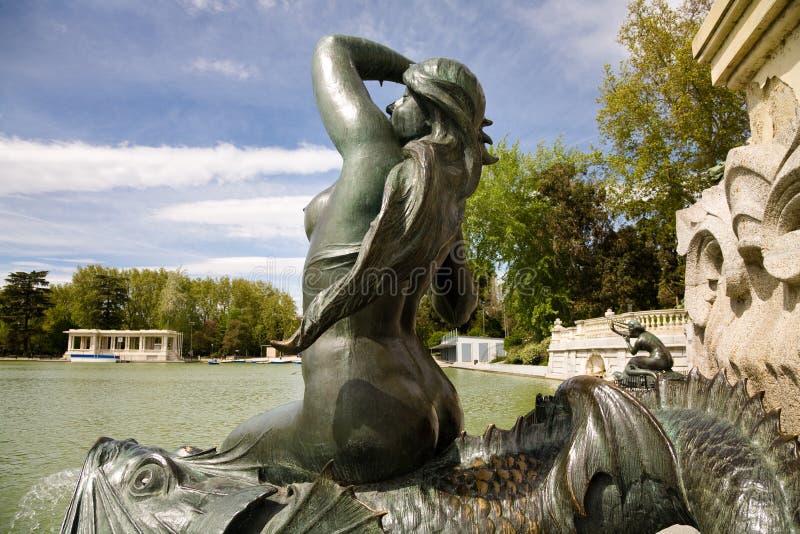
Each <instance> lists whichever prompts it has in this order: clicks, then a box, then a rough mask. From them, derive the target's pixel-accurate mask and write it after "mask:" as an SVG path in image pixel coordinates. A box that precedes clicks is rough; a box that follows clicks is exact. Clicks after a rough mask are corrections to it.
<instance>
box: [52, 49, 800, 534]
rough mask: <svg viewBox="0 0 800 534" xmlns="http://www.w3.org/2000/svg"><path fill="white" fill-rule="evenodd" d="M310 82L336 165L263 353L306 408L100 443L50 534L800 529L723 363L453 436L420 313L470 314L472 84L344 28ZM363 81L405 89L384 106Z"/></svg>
mask: <svg viewBox="0 0 800 534" xmlns="http://www.w3.org/2000/svg"><path fill="white" fill-rule="evenodd" d="M313 80H314V94H315V97H316V100H317V105H318V108H319V110H320V114H321V115H322V118H323V122H324V123H325V126H326V128H327V130H328V132H329V134H330V136H331V139H332V140H333V142H334V144H335V145H336V147H337V149H338V150H339V151H340V152H341V154H342V156H343V158H344V164H343V167H342V172H341V176H340V177H339V180H338V181H337V182H336V183H335V184H334V185H333V186H332V187H330V188H329V189H327V190H325V191H323V192H322V193H320V194H319V195H318V196H317V197H316V198H315V199H314V200H313V201H312V202H311V203H310V204H309V205H308V207H307V208H306V231H307V234H308V237H309V241H310V247H309V252H308V256H307V258H306V265H305V268H304V279H303V293H304V299H303V310H304V313H303V319H302V323H301V325H300V328H299V329H298V330H297V332H295V334H294V335H293V336H292V337H291V338H290V339H288V340H286V341H282V342H275V343H274V345H275V346H277V347H281V348H283V349H284V350H286V351H289V352H295V351H301V352H302V354H303V366H302V369H303V378H304V380H305V393H304V397H303V399H302V401H299V402H295V403H291V404H287V405H284V406H282V407H279V408H277V409H275V410H271V411H268V412H266V413H264V414H262V415H259V416H256V417H254V418H252V419H251V420H249V421H246V422H245V423H243V424H241V425H240V426H239V427H237V428H236V429H235V430H234V431H233V432H232V433H231V434H230V435H229V436H228V437H227V438H226V439H225V441H224V443H223V444H222V446H221V447H220V450H219V451H218V450H217V449H214V448H211V449H198V448H195V447H183V448H181V449H179V450H177V451H171V452H170V451H166V450H164V449H161V448H158V447H146V446H142V445H139V444H138V443H137V442H136V441H135V440H123V441H117V440H112V439H109V438H100V440H98V442H97V443H96V444H95V445H94V446H93V447H92V448H91V450H90V451H89V454H88V455H87V458H86V461H85V463H84V466H83V469H82V471H81V475H80V478H79V481H78V485H77V487H76V489H75V492H74V495H73V497H72V500H71V502H70V505H69V508H68V510H67V513H66V516H65V518H64V522H63V524H62V527H61V532H62V533H64V534H66V533H69V534H84V533H95V532H147V533H150V532H186V533H208V532H230V533H232V532H262V533H277V532H334V531H335V532H376V533H377V532H385V531H390V532H467V531H468V532H474V531H478V532H497V531H499V532H515V531H516V532H559V533H560V532H564V533H571V532H623V531H624V532H637V533H651V532H657V531H658V530H660V529H663V528H665V527H667V526H669V525H671V524H674V523H683V524H689V525H694V526H696V527H698V528H700V529H701V530H702V531H703V532H709V533H720V534H722V533H727V532H756V531H758V532H800V512H798V510H800V457H799V456H798V448H799V445H798V442H797V439H796V438H795V437H793V436H787V435H785V434H783V433H782V432H781V430H780V424H779V420H780V419H779V416H778V415H777V414H776V413H766V412H765V411H764V409H763V406H762V404H761V398H760V397H759V396H758V395H756V396H753V397H750V396H749V395H748V394H747V389H746V385H745V384H744V383H743V382H739V383H738V384H737V385H735V386H731V385H730V384H729V383H728V381H727V378H726V377H725V376H724V375H718V376H717V377H715V378H714V379H713V380H711V381H709V380H708V379H706V378H705V377H703V376H701V375H699V374H698V373H692V374H690V375H689V376H688V377H683V376H681V377H680V378H679V379H671V380H663V377H662V376H660V375H659V376H657V377H656V380H657V383H656V387H655V388H653V389H647V390H644V389H634V390H627V391H626V390H623V389H621V388H618V387H616V386H614V385H613V384H610V383H608V382H604V381H602V380H600V379H597V378H594V377H587V376H583V377H575V378H572V379H570V380H567V381H566V382H564V383H563V384H562V385H561V386H560V387H559V388H558V391H557V392H556V394H555V396H554V397H552V398H549V397H547V398H541V397H540V398H537V403H536V408H535V409H534V410H533V411H532V412H530V413H529V414H527V415H525V416H523V417H520V418H519V419H518V421H517V423H516V424H515V425H514V427H513V428H511V429H509V430H500V429H497V428H495V427H494V426H490V427H489V428H488V429H487V431H486V433H485V434H484V435H483V436H467V435H466V434H464V433H463V432H462V430H461V429H462V412H461V407H460V403H459V400H458V395H457V393H456V391H455V390H454V388H453V386H452V384H451V383H450V382H449V381H448V380H447V378H446V377H445V376H444V374H443V373H442V371H441V370H440V369H439V367H438V366H437V365H436V364H435V362H434V361H433V359H432V358H431V357H430V355H429V353H428V351H427V350H426V349H425V347H424V346H423V345H422V344H421V342H420V341H419V340H418V339H417V338H416V336H415V333H414V320H415V314H416V310H417V305H418V303H419V300H420V298H421V296H422V295H423V293H424V292H425V291H429V294H430V296H431V302H432V303H433V306H434V308H435V309H436V310H437V311H438V312H439V314H440V315H442V317H443V318H445V319H447V320H448V321H449V322H451V323H453V324H459V323H461V322H463V321H465V320H466V319H467V318H468V317H469V315H470V313H471V312H472V310H473V309H474V307H475V303H476V296H475V290H474V287H473V284H472V280H471V277H470V274H469V271H468V270H467V267H466V261H465V258H464V257H463V251H462V250H461V248H460V245H461V243H460V242H461V231H460V225H461V217H462V214H463V210H464V202H465V200H466V198H467V197H468V196H469V195H470V194H471V193H472V192H473V191H474V189H475V187H476V186H477V184H478V180H479V177H480V172H481V167H482V166H483V165H486V164H491V163H493V161H494V158H492V157H491V156H490V155H489V154H488V153H487V151H486V148H485V146H484V144H485V143H489V142H491V140H490V139H489V138H488V137H487V136H486V134H484V133H483V131H482V128H483V126H485V125H487V124H489V122H488V121H486V119H485V118H484V117H483V114H484V105H485V104H484V96H483V92H482V90H481V87H480V85H479V84H478V81H477V79H476V78H475V76H474V75H473V74H472V73H471V72H470V71H469V70H468V69H467V68H466V67H464V66H463V65H461V64H460V63H458V62H456V61H453V60H449V59H431V60H427V61H423V62H421V63H412V62H411V61H410V60H409V59H407V58H404V57H403V56H401V55H400V54H398V53H396V52H394V51H392V50H390V49H388V48H386V47H384V46H381V45H379V44H377V43H374V42H371V41H367V40H364V39H359V38H355V37H346V36H333V37H326V38H324V39H322V40H321V41H320V43H319V45H318V46H317V49H316V52H315V54H314V62H313ZM364 80H382V81H384V80H385V81H393V82H398V83H402V84H404V85H405V86H406V91H405V94H404V95H403V97H402V98H401V99H400V100H398V101H397V102H395V103H394V104H393V105H391V106H390V107H389V108H388V109H387V112H388V114H389V116H388V117H387V116H386V115H383V113H382V112H381V111H380V109H378V108H377V106H375V104H374V103H373V102H372V100H371V99H370V97H369V94H368V93H367V90H366V88H365V86H364V83H363V82H364ZM634 337H635V336H634ZM640 337H641V336H640ZM637 344H638V343H637ZM642 348H644V349H647V347H642ZM351 484H352V485H353V486H350V485H351Z"/></svg>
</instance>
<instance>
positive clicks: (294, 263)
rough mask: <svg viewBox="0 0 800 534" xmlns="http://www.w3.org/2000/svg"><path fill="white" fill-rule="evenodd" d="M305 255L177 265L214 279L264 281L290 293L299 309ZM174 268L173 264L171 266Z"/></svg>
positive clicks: (240, 258)
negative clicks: (238, 278)
mask: <svg viewBox="0 0 800 534" xmlns="http://www.w3.org/2000/svg"><path fill="white" fill-rule="evenodd" d="M304 263H305V258H299V257H296V258H268V257H262V256H233V257H220V258H207V259H205V260H202V261H198V262H193V263H186V264H183V265H181V266H180V267H179V268H181V269H183V270H185V271H186V273H187V274H188V275H189V276H191V277H206V276H210V277H212V278H216V277H219V276H231V277H241V278H245V279H247V280H252V281H255V280H263V281H265V282H269V283H270V284H272V286H273V287H274V288H275V289H278V290H280V291H285V292H287V293H289V294H290V295H291V296H292V298H293V299H294V301H295V304H296V305H297V308H298V311H299V310H300V307H301V306H302V302H303V290H302V284H301V282H302V277H303V264H304ZM174 268H175V267H172V269H174Z"/></svg>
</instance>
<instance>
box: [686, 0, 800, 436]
mask: <svg viewBox="0 0 800 534" xmlns="http://www.w3.org/2000/svg"><path fill="white" fill-rule="evenodd" d="M799 23H800V2H792V1H770V2H746V1H736V0H717V1H716V2H715V3H714V5H713V6H712V8H711V11H710V13H709V15H708V18H707V19H706V21H705V22H704V23H703V25H702V27H701V29H700V31H699V32H698V34H697V36H696V37H695V40H694V43H693V49H694V53H695V57H696V58H697V59H698V60H699V61H701V62H704V63H708V64H710V66H711V73H712V79H713V81H714V83H715V84H718V85H723V86H726V87H729V88H731V89H741V90H744V91H745V92H746V95H747V105H748V110H749V114H750V124H751V129H752V137H751V139H750V142H749V143H748V144H747V145H745V146H741V147H736V148H734V149H732V150H731V151H730V152H729V153H728V157H727V159H726V161H725V173H724V178H723V180H722V182H721V183H719V184H718V185H716V186H714V187H712V188H710V189H707V190H706V191H704V193H703V195H702V198H701V199H700V200H699V201H698V202H697V203H696V204H695V205H693V206H691V207H690V208H687V209H685V210H681V211H679V212H678V213H677V231H678V252H679V253H681V254H684V255H686V295H685V302H686V310H687V311H688V313H689V315H690V317H691V320H692V323H693V327H692V329H693V332H692V333H693V336H692V339H691V341H690V350H691V351H692V352H694V354H695V355H696V357H695V358H694V363H695V365H697V367H699V368H700V370H701V371H702V372H704V373H705V374H711V373H715V372H717V371H719V370H726V371H727V372H728V373H729V376H731V378H736V379H741V378H747V379H748V380H749V387H748V389H749V391H750V393H754V392H755V391H758V390H764V391H766V403H767V405H768V406H769V407H771V408H781V409H782V418H781V422H782V425H783V427H784V430H786V431H789V432H793V433H798V432H800V306H798V302H799V301H800V148H799V147H800V107H799V106H798V102H800V27H798V24H799Z"/></svg>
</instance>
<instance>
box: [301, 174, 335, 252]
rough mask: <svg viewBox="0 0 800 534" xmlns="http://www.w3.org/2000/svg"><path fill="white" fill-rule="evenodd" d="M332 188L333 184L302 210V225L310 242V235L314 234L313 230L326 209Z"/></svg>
mask: <svg viewBox="0 0 800 534" xmlns="http://www.w3.org/2000/svg"><path fill="white" fill-rule="evenodd" d="M334 186H335V184H334V185H332V186H330V187H329V188H327V189H325V190H324V191H321V192H320V193H318V194H317V196H315V197H314V198H312V199H311V202H309V203H308V205H307V206H306V207H305V208H303V212H304V214H305V215H304V219H303V223H304V225H305V230H306V237H307V238H308V239H309V241H310V240H311V235H312V234H313V233H314V228H316V226H317V222H318V221H319V219H320V217H321V216H322V214H323V212H324V211H325V209H326V208H327V207H328V199H329V198H330V196H331V192H332V191H333V188H334Z"/></svg>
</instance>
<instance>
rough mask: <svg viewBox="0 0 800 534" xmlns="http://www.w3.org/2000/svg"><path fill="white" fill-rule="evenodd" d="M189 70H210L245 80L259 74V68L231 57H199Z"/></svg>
mask: <svg viewBox="0 0 800 534" xmlns="http://www.w3.org/2000/svg"><path fill="white" fill-rule="evenodd" d="M189 70H191V71H195V72H206V73H208V72H210V73H215V74H222V75H223V76H225V77H227V78H232V79H234V80H239V81H240V82H243V81H245V80H249V79H250V78H253V77H254V76H256V75H258V68H257V67H254V66H253V65H247V64H245V63H239V62H236V61H231V60H229V59H206V58H202V57H201V58H197V59H195V60H194V62H193V63H192V65H191V66H190V67H189Z"/></svg>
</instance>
